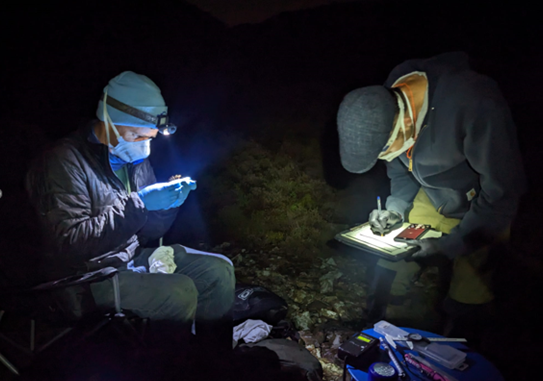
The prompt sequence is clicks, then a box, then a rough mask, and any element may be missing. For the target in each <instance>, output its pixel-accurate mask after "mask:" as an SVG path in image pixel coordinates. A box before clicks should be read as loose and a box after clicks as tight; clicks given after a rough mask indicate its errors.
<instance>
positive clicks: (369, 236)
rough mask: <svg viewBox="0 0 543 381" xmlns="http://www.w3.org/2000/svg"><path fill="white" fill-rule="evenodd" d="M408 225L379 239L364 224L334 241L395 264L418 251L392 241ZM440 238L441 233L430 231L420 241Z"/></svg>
mask: <svg viewBox="0 0 543 381" xmlns="http://www.w3.org/2000/svg"><path fill="white" fill-rule="evenodd" d="M409 225H411V224H410V223H408V222H404V223H403V225H402V227H401V228H398V229H396V230H393V231H391V232H390V233H388V234H386V235H385V236H384V237H380V236H378V235H376V234H373V232H372V231H371V226H370V224H369V222H366V223H364V224H362V225H358V226H355V227H353V228H350V229H348V230H345V231H342V232H340V233H338V234H336V236H335V239H336V240H338V241H339V242H341V243H344V244H346V245H349V246H352V247H354V248H356V249H359V250H362V251H364V252H366V253H368V254H374V255H377V256H379V257H382V258H384V259H387V260H389V261H392V262H397V261H401V260H402V259H404V258H406V257H407V256H409V255H411V254H412V253H413V252H415V251H417V250H418V248H417V247H413V246H410V245H408V244H406V243H403V242H396V241H394V238H396V236H397V235H398V234H400V233H401V232H402V231H403V230H404V229H405V228H407V227H408V226H409ZM441 236H442V233H441V232H439V231H437V230H433V229H431V230H429V231H428V232H426V234H424V237H423V238H421V239H425V238H439V237H441Z"/></svg>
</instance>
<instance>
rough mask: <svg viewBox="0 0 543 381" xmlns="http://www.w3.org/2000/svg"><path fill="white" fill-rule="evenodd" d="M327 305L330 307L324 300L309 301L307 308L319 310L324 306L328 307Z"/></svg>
mask: <svg viewBox="0 0 543 381" xmlns="http://www.w3.org/2000/svg"><path fill="white" fill-rule="evenodd" d="M326 307H328V304H327V303H324V302H322V301H320V300H314V301H312V302H311V303H309V304H308V305H307V307H306V308H307V310H308V311H318V310H320V309H322V308H326Z"/></svg>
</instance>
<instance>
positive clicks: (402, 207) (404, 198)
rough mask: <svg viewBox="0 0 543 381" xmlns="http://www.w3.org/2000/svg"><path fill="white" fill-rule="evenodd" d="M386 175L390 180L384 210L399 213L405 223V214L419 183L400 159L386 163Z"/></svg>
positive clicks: (418, 187)
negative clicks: (388, 193)
mask: <svg viewBox="0 0 543 381" xmlns="http://www.w3.org/2000/svg"><path fill="white" fill-rule="evenodd" d="M387 175H388V177H389V178H390V196H388V198H387V202H386V209H387V210H392V211H394V212H398V213H400V215H401V216H402V218H403V219H404V221H405V212H406V210H407V208H408V207H409V206H410V205H411V204H412V203H413V200H414V199H415V196H416V195H417V193H418V191H419V189H420V183H419V182H418V181H417V180H416V179H415V177H414V176H413V174H412V173H411V172H409V170H408V169H407V167H406V166H405V165H404V164H403V163H402V161H401V160H400V158H397V159H394V160H392V161H391V162H388V163H387Z"/></svg>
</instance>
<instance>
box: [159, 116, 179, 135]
mask: <svg viewBox="0 0 543 381" xmlns="http://www.w3.org/2000/svg"><path fill="white" fill-rule="evenodd" d="M156 118H157V124H156V128H157V129H158V132H160V133H161V134H162V135H172V134H175V131H177V126H176V125H175V124H173V123H170V117H169V116H168V114H166V112H163V113H162V114H160V115H157V117H156Z"/></svg>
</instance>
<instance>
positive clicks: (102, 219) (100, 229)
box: [26, 123, 177, 279]
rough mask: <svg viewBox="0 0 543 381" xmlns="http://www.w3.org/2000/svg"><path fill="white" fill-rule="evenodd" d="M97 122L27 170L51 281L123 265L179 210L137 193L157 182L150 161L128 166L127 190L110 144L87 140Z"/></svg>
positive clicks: (154, 237) (77, 132) (167, 226)
mask: <svg viewBox="0 0 543 381" xmlns="http://www.w3.org/2000/svg"><path fill="white" fill-rule="evenodd" d="M93 124H94V123H91V124H89V125H87V126H85V127H84V128H82V129H80V130H78V131H76V132H75V133H73V134H71V135H70V136H68V137H66V138H64V139H62V140H61V141H60V142H58V144H56V145H55V146H54V148H52V149H51V150H48V151H46V152H45V153H44V154H43V155H42V157H40V158H39V159H38V160H36V161H35V163H34V165H33V166H32V168H31V169H30V171H29V173H28V174H27V181H26V187H27V192H28V193H29V196H30V200H31V203H32V204H33V206H34V208H35V209H36V211H37V212H38V216H39V219H40V224H41V226H42V229H43V233H44V237H45V247H44V261H43V266H44V272H45V273H46V277H47V278H50V279H53V278H58V277H61V276H66V275H70V274H74V273H75V272H79V271H86V270H89V269H93V268H99V267H104V266H116V267H118V266H121V265H123V264H125V263H126V262H128V261H130V260H131V259H132V257H133V256H134V254H135V251H136V248H137V247H138V246H140V245H145V243H146V242H148V241H149V240H154V239H157V238H160V237H161V236H162V235H164V234H165V233H166V231H167V230H168V229H169V228H170V226H171V224H172V223H173V221H174V219H175V216H176V214H177V208H176V209H171V210H168V211H159V212H153V211H148V210H147V209H146V208H145V206H144V204H143V202H142V200H141V199H140V198H139V196H138V194H137V193H136V191H137V190H140V189H142V188H144V187H145V186H147V185H150V184H153V183H155V182H156V178H155V174H154V172H153V168H152V167H151V164H150V162H149V160H148V159H145V160H144V161H143V162H142V163H140V164H137V165H132V164H129V165H128V172H129V177H130V185H131V189H132V193H128V191H127V190H126V189H125V186H124V185H123V183H122V182H121V181H120V180H119V179H118V178H117V176H116V175H115V174H114V173H113V171H112V169H111V166H110V164H109V156H108V155H109V150H108V149H107V147H106V146H105V145H104V144H96V143H92V142H91V141H90V140H89V135H90V133H91V128H92V125H93Z"/></svg>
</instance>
